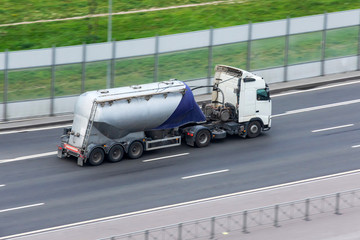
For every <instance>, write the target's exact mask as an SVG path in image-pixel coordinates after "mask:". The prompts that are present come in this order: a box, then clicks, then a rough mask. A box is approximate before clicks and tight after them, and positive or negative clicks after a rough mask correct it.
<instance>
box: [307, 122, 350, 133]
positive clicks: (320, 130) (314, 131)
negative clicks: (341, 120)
mask: <svg viewBox="0 0 360 240" xmlns="http://www.w3.org/2000/svg"><path fill="white" fill-rule="evenodd" d="M352 126H354V124H346V125H341V126H336V127H329V128H323V129H317V130H312V131H311V132H313V133H316V132H324V131H329V130H334V129H339V128H346V127H352Z"/></svg>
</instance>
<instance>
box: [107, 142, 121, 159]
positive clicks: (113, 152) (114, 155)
mask: <svg viewBox="0 0 360 240" xmlns="http://www.w3.org/2000/svg"><path fill="white" fill-rule="evenodd" d="M123 157H124V148H123V147H122V146H121V145H114V146H113V147H112V148H111V149H110V151H109V153H108V160H109V162H120V161H121V160H122V159H123Z"/></svg>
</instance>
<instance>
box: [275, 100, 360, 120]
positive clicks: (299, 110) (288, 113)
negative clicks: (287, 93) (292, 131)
mask: <svg viewBox="0 0 360 240" xmlns="http://www.w3.org/2000/svg"><path fill="white" fill-rule="evenodd" d="M355 103H360V99H355V100H350V101H345V102H338V103H331V104H325V105H320V106H315V107H309V108H301V109H296V110H291V111H287V112H285V113H280V114H275V115H272V116H271V117H272V118H274V117H282V116H286V115H291V114H297V113H303V112H310V111H316V110H320V109H325V108H333V107H339V106H345V105H350V104H355Z"/></svg>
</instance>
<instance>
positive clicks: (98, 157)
mask: <svg viewBox="0 0 360 240" xmlns="http://www.w3.org/2000/svg"><path fill="white" fill-rule="evenodd" d="M101 156H102V155H101V153H100V152H95V153H94V155H93V157H92V160H93V162H94V163H98V162H100V161H101Z"/></svg>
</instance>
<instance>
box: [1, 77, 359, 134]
mask: <svg viewBox="0 0 360 240" xmlns="http://www.w3.org/2000/svg"><path fill="white" fill-rule="evenodd" d="M356 79H360V71H354V72H347V73H340V74H332V75H327V76H320V77H315V78H306V79H300V80H294V81H288V82H280V83H271V84H269V87H270V93H271V94H277V93H281V92H287V91H292V90H306V89H311V88H315V87H319V86H323V85H328V84H334V83H339V82H346V81H351V80H356ZM210 98H211V95H210V94H204V95H197V96H195V99H196V101H197V103H198V104H199V105H201V104H202V103H206V102H209V101H210ZM72 121H73V115H72V114H70V115H58V116H53V117H43V118H34V119H24V120H17V121H9V122H0V132H7V131H15V130H17V131H19V130H20V131H21V130H26V129H31V128H41V127H49V126H62V125H70V124H71V123H72Z"/></svg>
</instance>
